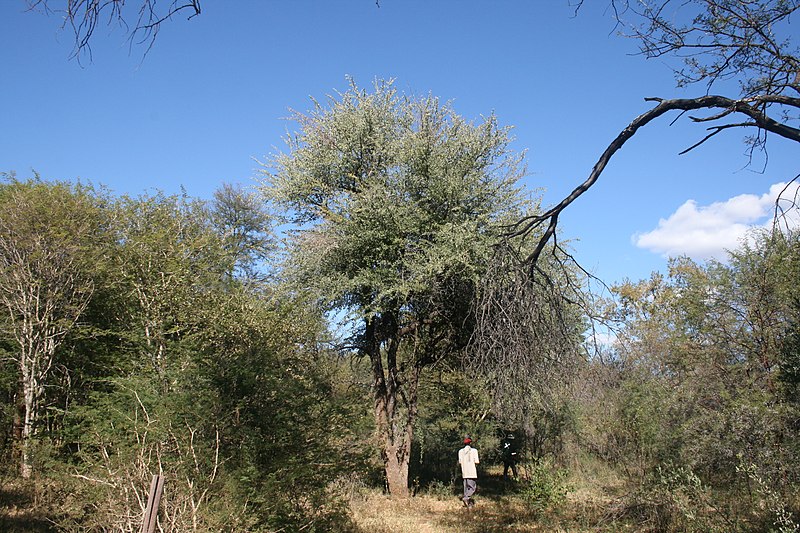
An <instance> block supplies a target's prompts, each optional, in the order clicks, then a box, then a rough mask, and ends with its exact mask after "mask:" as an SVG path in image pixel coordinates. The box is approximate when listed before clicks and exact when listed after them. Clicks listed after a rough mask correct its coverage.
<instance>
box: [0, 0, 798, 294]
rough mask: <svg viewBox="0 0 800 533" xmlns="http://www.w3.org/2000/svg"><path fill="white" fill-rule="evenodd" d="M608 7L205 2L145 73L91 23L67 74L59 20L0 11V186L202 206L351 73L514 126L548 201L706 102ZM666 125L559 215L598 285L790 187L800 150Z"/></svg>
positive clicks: (718, 234)
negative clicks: (295, 116) (42, 185)
mask: <svg viewBox="0 0 800 533" xmlns="http://www.w3.org/2000/svg"><path fill="white" fill-rule="evenodd" d="M605 4H606V3H605V2H604V1H602V0H601V1H593V2H587V5H586V6H584V8H583V9H582V11H581V12H580V14H579V15H578V16H577V17H574V16H573V14H574V10H573V9H572V8H571V7H570V6H569V4H568V2H567V1H566V0H546V1H545V0H535V1H528V0H517V1H510V0H496V1H491V2H490V1H488V0H484V1H476V0H459V1H456V0H437V1H431V0H381V1H380V7H378V6H376V4H375V2H374V0H328V1H316V2H315V1H312V0H292V1H289V0H286V1H282V0H271V1H261V0H239V1H237V2H220V1H215V0H205V1H204V2H203V3H202V6H203V13H202V14H201V15H200V16H198V17H195V18H193V19H192V20H189V21H187V20H186V17H184V16H180V15H178V16H177V17H176V18H175V19H174V20H173V21H171V22H168V23H166V24H165V25H164V26H163V29H162V31H161V33H160V34H159V36H158V39H157V41H156V43H155V46H154V47H153V48H152V50H151V51H150V52H149V54H148V55H147V56H146V57H144V58H143V57H142V56H143V53H144V48H143V47H141V46H139V47H137V46H134V47H133V48H131V47H130V46H129V43H128V41H127V40H126V33H125V31H124V29H121V28H118V27H114V26H112V27H106V26H102V27H98V29H97V31H96V34H95V40H94V41H93V42H92V52H93V57H92V60H91V61H89V60H88V58H85V57H84V60H83V61H82V63H80V64H79V63H78V62H76V61H74V60H70V59H69V56H70V53H71V51H72V44H73V41H72V39H73V38H72V34H71V33H70V32H69V30H61V29H60V19H59V17H58V14H51V15H50V16H45V15H42V14H39V13H29V12H25V9H26V3H25V2H24V0H2V1H0V66H2V70H1V71H0V72H2V82H0V171H6V172H7V171H16V172H17V174H18V176H20V177H27V176H30V175H31V174H32V170H36V171H37V172H39V173H40V174H41V175H42V176H43V177H44V178H46V179H61V180H76V179H81V180H83V181H91V182H93V183H95V184H104V185H107V186H108V187H109V188H110V189H111V190H113V191H114V192H116V193H119V194H123V193H128V194H134V195H135V194H139V193H142V192H145V191H152V190H153V189H161V190H164V191H165V192H168V193H175V192H179V191H180V189H181V187H184V188H185V189H186V191H187V192H188V193H189V194H190V195H192V196H197V197H204V198H207V197H210V196H211V194H212V192H213V191H214V190H215V189H216V188H217V187H219V186H220V185H221V184H222V183H223V182H233V183H236V182H238V183H243V184H249V183H253V178H254V177H256V175H257V169H258V164H257V163H256V160H264V159H266V158H267V157H268V156H269V154H272V153H275V152H276V151H278V150H281V149H283V143H282V136H283V135H284V134H285V132H286V131H287V129H292V128H293V124H292V123H291V122H289V121H287V120H285V117H287V116H288V115H289V111H288V110H289V109H290V108H293V109H298V110H305V109H308V108H309V106H310V100H309V97H315V98H317V99H323V98H324V97H325V96H326V95H328V94H331V93H333V92H334V91H336V90H344V89H346V87H347V81H346V77H347V76H352V77H353V78H354V79H355V80H356V82H357V83H358V84H359V85H361V86H368V85H369V84H370V83H371V82H372V80H373V79H375V78H395V79H396V82H395V83H396V86H397V87H398V88H399V89H400V90H402V91H404V92H407V93H417V94H426V93H429V92H430V93H433V94H434V95H437V96H439V97H441V98H442V99H446V100H451V101H452V102H453V105H454V107H455V109H456V111H457V112H459V113H460V114H461V115H463V116H466V117H468V118H477V117H479V116H480V115H482V114H488V113H491V112H495V113H496V114H497V115H498V117H499V119H500V122H501V123H503V124H507V125H513V126H514V128H515V129H514V134H515V137H516V140H515V142H514V148H515V149H517V150H527V165H528V176H527V177H526V179H525V185H526V186H527V187H528V188H529V189H530V190H532V191H533V190H538V189H541V191H542V192H541V193H542V194H543V197H544V204H545V205H549V204H552V203H554V202H557V201H558V200H560V199H561V197H562V196H563V195H565V194H567V193H568V192H569V191H570V190H571V189H572V188H573V187H575V186H576V185H578V184H579V183H580V182H582V181H583V180H584V179H585V178H586V176H587V175H588V173H589V172H590V171H591V168H592V166H593V165H594V163H595V162H596V160H597V158H598V157H599V155H600V154H601V152H602V151H603V150H604V149H605V147H606V146H607V145H608V143H609V142H610V141H611V140H612V139H613V138H614V137H615V136H616V135H617V133H618V132H619V131H620V130H621V129H622V128H623V127H625V126H626V125H627V124H628V123H629V122H630V121H631V120H632V119H633V118H634V117H635V116H637V115H638V114H640V113H642V112H644V111H646V110H647V109H649V108H650V106H651V105H652V104H649V103H647V102H645V101H644V97H649V96H660V97H665V98H671V97H679V96H682V97H686V96H699V95H700V94H701V93H702V92H703V88H702V87H695V88H689V89H686V90H679V89H676V88H675V83H674V80H673V76H672V72H671V70H670V64H669V63H668V62H667V61H666V60H651V61H646V60H645V59H644V58H642V57H641V56H638V55H636V51H637V49H636V43H635V42H634V41H631V40H629V39H626V38H623V37H620V36H618V35H616V33H615V31H614V23H613V21H612V19H611V17H610V14H609V13H607V12H605V11H604V6H605ZM672 118H674V117H666V118H662V119H660V120H659V121H657V122H655V123H652V124H651V125H650V126H648V127H647V128H646V129H645V130H642V131H640V132H639V133H638V134H637V135H636V136H635V137H634V138H633V139H632V140H631V141H630V142H629V143H628V144H627V145H626V146H625V147H624V148H623V149H622V151H620V152H619V153H618V154H617V155H616V156H615V158H614V159H613V160H612V162H611V163H610V164H609V166H608V167H607V169H606V171H605V173H604V174H603V176H602V177H601V179H600V181H599V182H598V183H597V184H596V186H595V187H594V188H593V189H592V190H590V191H589V192H588V193H587V194H585V195H584V196H583V197H581V198H580V199H579V200H578V201H576V202H575V203H574V204H573V205H572V206H571V207H570V208H569V209H568V210H567V211H566V212H565V213H564V214H563V216H562V217H561V219H560V224H561V228H562V234H563V238H568V239H572V240H573V245H572V246H573V248H574V250H575V254H576V257H577V258H578V259H579V260H580V261H581V262H582V264H583V265H584V266H585V267H587V268H588V269H590V270H592V271H594V272H595V273H596V274H597V275H599V276H600V277H601V278H603V279H605V280H606V281H608V282H616V281H620V280H622V279H623V278H625V277H628V278H631V279H639V278H642V277H646V276H648V275H649V273H650V272H651V271H653V270H663V269H664V268H665V266H666V259H665V255H667V254H673V255H675V254H682V253H686V254H689V255H692V256H693V257H695V258H697V259H704V258H708V257H721V255H720V254H721V250H722V249H723V248H724V247H730V246H733V245H734V244H735V242H736V239H737V238H738V237H739V236H740V235H741V234H742V232H743V231H744V230H745V229H746V228H747V227H749V226H750V225H754V224H763V223H764V222H765V221H766V220H767V218H768V216H769V212H770V209H771V201H772V197H771V196H770V191H772V192H773V194H774V191H775V190H776V188H775V187H774V185H775V184H777V183H780V182H785V181H788V180H790V179H791V178H792V177H793V176H794V175H795V174H796V173H797V170H796V167H795V166H794V165H793V163H796V161H797V155H798V154H797V147H796V146H792V144H794V143H789V142H786V141H782V140H781V139H777V138H774V139H772V140H771V141H770V152H769V165H768V166H767V167H766V170H765V171H764V172H754V170H760V169H762V167H763V165H762V161H761V160H756V162H754V164H753V165H752V167H751V168H750V169H748V168H745V166H746V164H747V161H748V159H747V155H746V153H745V152H746V147H745V146H744V144H743V143H742V138H741V137H740V136H738V135H737V134H736V133H731V134H730V135H728V136H725V137H723V136H719V138H718V139H715V140H714V141H712V142H710V143H707V144H706V145H704V146H703V147H701V148H700V149H698V150H695V151H693V152H690V153H689V154H687V155H683V156H679V155H678V152H680V151H681V150H683V149H684V148H687V147H688V146H690V145H692V144H693V143H694V142H696V141H697V140H699V139H700V138H702V136H703V135H704V132H703V130H702V129H701V127H698V126H697V125H693V124H690V123H689V122H688V121H687V120H680V121H678V122H677V123H675V124H673V125H670V121H671V120H672Z"/></svg>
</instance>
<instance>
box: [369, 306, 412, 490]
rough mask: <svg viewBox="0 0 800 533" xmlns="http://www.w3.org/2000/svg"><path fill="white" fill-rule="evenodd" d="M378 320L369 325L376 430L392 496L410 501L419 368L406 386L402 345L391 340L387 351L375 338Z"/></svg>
mask: <svg viewBox="0 0 800 533" xmlns="http://www.w3.org/2000/svg"><path fill="white" fill-rule="evenodd" d="M375 326H376V324H375V319H372V320H370V321H368V322H367V335H368V337H367V338H369V339H370V340H371V342H370V345H369V347H368V350H369V356H370V360H371V363H372V374H373V378H374V381H373V393H374V399H375V411H374V414H375V427H376V429H377V431H378V436H379V438H380V442H381V458H382V459H383V465H384V471H385V473H386V482H387V484H388V487H389V494H391V495H392V496H393V497H400V498H407V497H408V495H409V492H408V465H409V461H410V459H411V442H412V439H413V435H414V421H415V419H416V415H417V385H418V383H419V373H420V370H419V368H418V367H416V366H414V367H413V368H412V369H411V370H410V371H409V372H408V374H409V375H408V376H407V380H406V381H405V382H404V381H403V379H401V376H400V372H399V369H398V365H397V352H398V349H399V344H400V343H399V341H398V340H397V339H396V338H390V339H389V342H388V343H387V346H386V348H385V364H384V350H382V349H381V342H380V340H378V339H377V337H376V336H375Z"/></svg>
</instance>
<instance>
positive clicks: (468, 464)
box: [458, 435, 480, 507]
mask: <svg viewBox="0 0 800 533" xmlns="http://www.w3.org/2000/svg"><path fill="white" fill-rule="evenodd" d="M471 444H472V439H470V438H469V435H467V436H466V437H464V447H463V448H461V449H460V450H458V464H459V465H461V477H462V478H464V497H463V498H462V500H464V505H465V506H467V507H473V506H474V505H475V502H474V501H473V500H472V495H473V494H475V491H476V490H477V489H478V470H477V468H476V467H475V465H477V464H478V463H480V460H479V459H478V450H476V449H475V448H473V447H472V446H471Z"/></svg>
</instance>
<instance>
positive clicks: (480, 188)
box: [266, 82, 521, 314]
mask: <svg viewBox="0 0 800 533" xmlns="http://www.w3.org/2000/svg"><path fill="white" fill-rule="evenodd" d="M296 120H297V121H298V124H299V125H300V128H301V129H300V131H299V132H298V133H296V134H295V135H293V136H292V137H290V138H289V139H288V146H289V153H288V154H283V155H279V156H277V157H276V159H275V161H274V171H272V172H269V173H268V178H267V179H268V184H267V189H266V190H267V192H268V193H269V194H270V196H271V197H272V198H273V199H274V200H275V201H276V202H277V203H278V204H279V205H280V206H282V207H283V208H284V209H286V210H287V212H288V214H289V215H290V218H291V220H292V222H295V223H298V224H303V223H310V224H311V225H307V226H304V227H303V229H302V230H300V231H299V232H298V233H297V234H296V235H295V238H294V239H293V242H292V252H293V253H294V255H293V258H294V261H293V265H294V270H293V274H294V275H295V279H298V280H302V281H303V282H304V283H306V284H309V285H313V286H314V287H315V288H316V289H317V290H318V291H319V294H320V295H321V299H322V300H323V301H324V302H325V303H326V304H327V306H329V307H344V308H353V307H355V308H358V309H359V311H360V312H362V313H367V314H368V313H371V312H380V311H381V310H383V309H386V308H389V307H394V306H397V305H398V302H404V303H408V302H411V301H412V300H414V299H415V298H417V297H419V296H420V295H423V294H424V295H431V294H433V293H434V292H435V291H436V290H437V289H441V288H442V284H443V283H446V280H448V279H452V278H453V277H458V278H462V279H471V280H474V279H475V278H476V277H477V276H478V275H479V271H478V268H479V265H481V264H482V262H483V261H484V260H485V258H486V254H487V253H488V251H489V248H488V245H489V244H490V243H491V242H492V239H493V238H494V231H495V227H496V224H497V223H499V222H501V221H507V220H509V217H513V216H514V215H515V214H517V212H518V211H517V210H518V209H520V207H521V202H520V198H519V191H518V190H517V188H516V186H515V182H516V180H517V179H518V178H519V177H520V175H521V168H520V166H519V163H520V158H519V157H518V156H515V155H513V154H511V153H510V151H509V149H508V143H509V140H510V138H509V130H508V128H503V127H500V126H499V125H498V124H497V119H496V118H495V117H494V116H489V117H486V118H484V119H483V120H482V121H481V122H479V123H478V124H471V123H469V122H467V121H466V120H464V119H463V118H461V117H459V116H458V115H456V114H455V112H454V111H453V110H452V108H451V107H450V105H449V104H445V103H442V102H440V101H439V100H438V99H437V98H434V97H432V96H427V97H423V98H411V97H404V96H401V95H399V94H398V93H397V92H396V90H395V89H394V87H393V86H392V84H391V83H390V82H377V83H376V84H375V87H374V91H373V92H368V91H366V90H363V89H360V88H358V87H356V86H355V85H354V84H353V85H352V86H351V88H350V90H348V91H347V92H345V93H343V94H340V95H338V96H337V97H335V98H330V101H329V102H328V106H323V105H322V104H320V103H315V107H314V109H313V110H312V111H311V112H310V113H309V114H307V115H300V114H298V115H297V116H296Z"/></svg>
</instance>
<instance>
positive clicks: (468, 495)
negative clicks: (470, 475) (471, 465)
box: [464, 479, 478, 507]
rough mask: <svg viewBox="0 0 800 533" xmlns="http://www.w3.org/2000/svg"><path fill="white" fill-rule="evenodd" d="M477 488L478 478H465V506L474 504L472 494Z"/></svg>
mask: <svg viewBox="0 0 800 533" xmlns="http://www.w3.org/2000/svg"><path fill="white" fill-rule="evenodd" d="M477 489H478V480H476V479H465V480H464V505H466V506H467V507H472V506H473V505H475V502H473V501H472V495H473V494H475V491H476V490H477Z"/></svg>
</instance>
